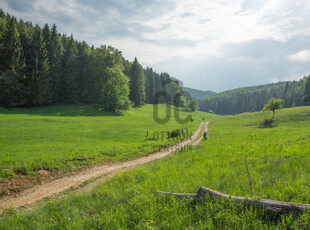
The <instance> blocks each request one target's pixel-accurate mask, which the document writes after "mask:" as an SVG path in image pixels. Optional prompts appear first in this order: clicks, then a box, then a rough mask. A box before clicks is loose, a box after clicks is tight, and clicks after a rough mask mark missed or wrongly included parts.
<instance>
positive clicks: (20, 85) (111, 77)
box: [0, 10, 190, 111]
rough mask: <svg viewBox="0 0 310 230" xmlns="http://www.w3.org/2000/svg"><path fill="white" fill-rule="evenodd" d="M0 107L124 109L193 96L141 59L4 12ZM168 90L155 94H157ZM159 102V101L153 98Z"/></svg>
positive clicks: (1, 14) (0, 38)
mask: <svg viewBox="0 0 310 230" xmlns="http://www.w3.org/2000/svg"><path fill="white" fill-rule="evenodd" d="M0 55H1V56H0V106H4V107H30V106H42V105H51V104H58V103H88V104H94V105H99V106H101V107H102V108H104V109H106V110H110V111H122V110H126V109H128V108H129V107H130V106H134V107H140V106H142V105H144V104H145V103H174V102H175V101H179V105H182V106H185V105H186V103H187V101H188V100H190V99H189V98H186V96H185V95H184V96H182V97H178V98H179V100H174V98H175V95H177V94H178V93H179V92H181V87H180V86H179V85H178V83H177V82H173V81H172V80H171V79H170V76H169V74H167V73H162V74H158V73H156V72H154V71H153V70H152V69H151V68H147V69H143V68H142V66H141V65H140V64H139V62H138V60H137V58H135V59H134V61H133V62H129V61H127V60H126V59H125V58H124V57H123V56H122V52H121V51H119V50H117V49H115V48H113V47H111V46H105V45H102V46H100V47H98V48H95V47H94V46H89V45H88V44H87V43H86V42H84V41H83V42H79V41H76V40H75V39H74V37H73V35H72V34H71V35H70V36H67V35H65V34H60V33H59V32H58V31H57V27H56V25H55V24H54V25H53V26H52V27H51V28H50V27H49V25H48V24H46V25H45V26H44V27H43V28H41V27H39V26H38V25H36V26H33V25H32V23H31V22H24V21H23V20H22V19H21V20H19V21H18V20H17V19H16V18H15V17H13V16H11V15H9V14H5V13H4V12H3V11H2V10H1V11H0ZM159 92H164V94H162V96H160V97H158V98H156V94H157V93H159ZM154 100H155V101H154ZM180 101H182V103H180Z"/></svg>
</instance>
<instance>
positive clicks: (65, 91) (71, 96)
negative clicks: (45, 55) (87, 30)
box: [60, 35, 79, 103]
mask: <svg viewBox="0 0 310 230" xmlns="http://www.w3.org/2000/svg"><path fill="white" fill-rule="evenodd" d="M63 43H64V47H65V51H64V54H63V56H62V66H61V70H62V75H61V78H60V89H61V92H60V101H61V102H65V103H76V102H78V97H79V90H78V74H79V73H78V60H77V53H78V50H77V47H76V42H75V40H74V38H73V35H71V36H70V38H66V37H63Z"/></svg>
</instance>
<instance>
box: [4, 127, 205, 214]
mask: <svg viewBox="0 0 310 230" xmlns="http://www.w3.org/2000/svg"><path fill="white" fill-rule="evenodd" d="M208 124H209V122H203V123H201V124H200V125H199V127H198V129H197V130H196V132H195V133H194V135H192V136H191V137H190V138H188V139H186V140H184V141H182V142H180V143H178V144H177V145H174V146H170V147H167V148H166V149H163V150H162V151H160V152H156V153H152V154H149V155H146V156H142V157H139V158H137V159H134V160H130V161H127V162H117V163H112V164H105V165H101V166H95V167H92V168H89V169H86V170H82V171H80V172H79V173H78V174H76V175H71V176H67V177H63V178H60V179H57V180H54V181H50V182H47V183H44V184H42V185H38V186H35V187H32V188H30V189H26V190H24V191H22V192H20V193H19V194H15V195H14V196H5V197H2V198H1V199H0V213H2V212H3V210H4V209H6V208H9V207H14V208H17V207H20V206H24V205H30V204H34V203H35V202H37V201H39V200H42V199H43V198H46V197H51V196H53V195H56V194H58V193H61V192H64V191H66V190H68V189H70V188H72V187H78V186H80V185H81V184H82V183H83V182H85V181H88V180H90V179H94V178H97V180H96V181H97V182H96V181H95V182H94V183H91V184H89V185H88V186H86V187H87V189H89V188H90V187H93V186H95V185H96V184H98V181H102V180H105V179H106V178H107V176H109V175H113V174H115V173H117V172H119V171H123V170H125V169H129V168H133V167H136V166H139V165H142V164H145V163H148V162H150V161H154V160H157V159H160V158H163V157H165V156H168V155H169V154H171V153H173V152H175V151H178V150H179V149H180V148H181V147H184V146H187V145H193V146H195V145H197V144H199V142H200V141H201V140H202V139H203V135H202V134H203V132H207V130H208ZM82 190H83V188H82ZM84 190H85V188H84Z"/></svg>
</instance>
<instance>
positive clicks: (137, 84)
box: [129, 58, 146, 107]
mask: <svg viewBox="0 0 310 230" xmlns="http://www.w3.org/2000/svg"><path fill="white" fill-rule="evenodd" d="M145 97H146V95H145V75H144V72H143V69H142V67H141V65H140V64H139V63H138V60H137V58H135V60H134V61H133V63H132V66H131V69H130V95H129V98H130V100H131V101H132V102H133V104H134V106H135V107H140V106H143V105H144V104H145Z"/></svg>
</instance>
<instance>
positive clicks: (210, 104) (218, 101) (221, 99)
mask: <svg viewBox="0 0 310 230" xmlns="http://www.w3.org/2000/svg"><path fill="white" fill-rule="evenodd" d="M304 88H305V78H304V79H301V80H299V81H290V82H279V83H275V84H267V85H259V86H252V87H245V88H239V89H234V90H229V91H225V92H222V93H218V94H216V95H214V96H212V97H209V98H206V99H203V100H200V101H199V109H200V110H202V111H206V112H209V111H210V110H212V111H213V112H214V113H216V114H237V113H243V112H251V111H260V110H262V108H263V106H264V105H265V104H266V103H267V102H268V99H270V98H272V97H276V98H282V99H284V101H285V102H284V107H286V108H288V107H293V106H302V105H306V104H305V103H304V102H303V100H302V98H303V92H304Z"/></svg>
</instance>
